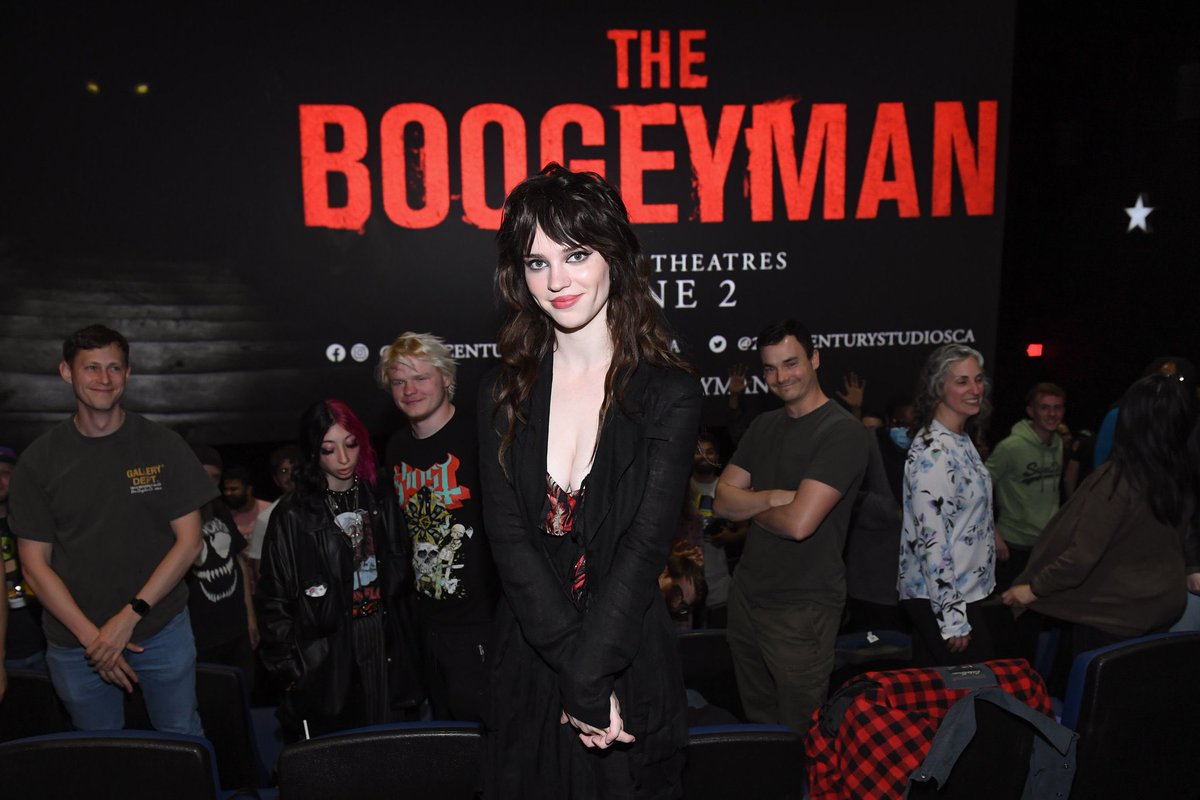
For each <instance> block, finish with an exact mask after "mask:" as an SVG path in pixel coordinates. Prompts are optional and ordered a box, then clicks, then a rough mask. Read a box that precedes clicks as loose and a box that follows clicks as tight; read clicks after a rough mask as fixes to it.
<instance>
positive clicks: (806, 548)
mask: <svg viewBox="0 0 1200 800" xmlns="http://www.w3.org/2000/svg"><path fill="white" fill-rule="evenodd" d="M758 351H759V356H760V357H761V359H762V364H763V377H764V378H765V380H766V382H767V385H768V386H769V387H770V389H771V392H772V393H773V394H775V395H776V396H777V397H778V398H779V399H780V400H782V401H783V408H781V409H777V410H775V411H770V412H767V413H765V414H760V415H759V416H758V417H757V418H756V419H755V420H754V422H752V423H751V424H750V428H749V430H747V431H746V435H745V436H743V437H742V440H741V442H739V444H738V448H737V451H736V452H735V453H734V455H733V458H732V459H731V460H730V462H729V465H728V466H726V467H725V469H724V470H723V471H722V472H721V477H720V480H719V482H718V483H717V496H716V502H715V503H714V510H715V511H716V513H718V514H720V515H721V516H722V517H725V518H727V519H731V520H735V521H741V520H750V521H751V524H750V532H749V534H748V535H747V537H746V548H745V551H744V552H743V554H742V558H741V561H740V562H739V564H738V568H737V572H735V573H734V578H733V586H732V588H731V589H730V593H729V629H728V638H729V647H730V651H731V653H732V655H733V662H734V668H735V670H736V673H737V682H738V689H739V691H740V692H741V696H742V703H743V706H744V708H745V710H746V715H747V717H748V718H749V719H750V720H751V721H753V722H764V723H783V724H786V725H790V726H792V727H793V728H794V729H795V730H798V731H799V730H805V729H806V728H807V725H808V721H809V717H810V716H811V714H812V712H813V709H815V708H816V707H817V706H819V705H820V704H821V703H822V701H824V699H825V696H826V694H827V693H828V690H829V676H830V674H831V673H832V672H833V665H834V646H835V642H836V638H837V631H838V627H839V625H840V623H841V617H842V609H843V607H844V605H845V602H846V576H845V565H844V562H843V560H842V553H843V550H844V549H845V544H846V534H847V529H848V527H849V524H850V514H851V511H852V510H853V506H854V500H855V496H856V494H857V492H858V487H859V485H860V484H861V483H862V478H863V472H864V471H865V469H866V464H867V437H868V435H869V434H868V433H867V430H866V429H865V428H864V427H863V426H862V425H861V424H860V423H859V421H858V420H857V419H855V418H854V417H853V416H851V415H850V413H849V412H847V411H846V410H845V409H844V408H842V407H841V406H840V405H838V404H837V403H835V402H833V401H831V400H830V399H829V398H828V397H827V396H826V395H825V393H824V392H823V391H822V390H821V385H820V383H819V382H818V380H817V369H818V368H819V367H820V364H821V358H820V355H821V354H820V352H819V351H818V350H816V349H814V347H813V341H812V335H811V334H810V333H809V332H808V329H807V328H806V327H805V326H804V325H803V324H802V323H800V322H798V321H796V320H785V321H783V322H779V323H775V324H772V325H768V326H767V327H766V328H764V329H763V331H762V332H761V333H760V334H759V335H758Z"/></svg>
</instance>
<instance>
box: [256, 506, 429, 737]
mask: <svg viewBox="0 0 1200 800" xmlns="http://www.w3.org/2000/svg"><path fill="white" fill-rule="evenodd" d="M362 491H363V494H364V497H365V499H366V504H365V505H366V508H367V510H368V511H369V512H370V514H371V523H372V531H373V535H374V537H375V557H376V561H377V563H378V568H379V580H380V583H381V594H382V597H383V610H382V613H383V614H384V630H385V635H386V637H387V654H388V668H389V673H388V689H389V696H390V699H391V706H392V708H393V710H398V709H404V708H411V707H414V706H416V705H417V704H419V703H420V701H421V698H422V696H423V693H422V691H421V687H420V681H419V678H418V677H417V676H418V674H419V673H418V665H419V664H420V659H419V658H418V656H417V653H416V647H417V637H416V635H415V627H414V625H413V599H412V586H413V576H412V555H411V553H410V545H409V540H408V536H407V535H406V534H405V529H404V522H403V518H402V517H401V516H400V513H399V508H398V507H397V505H396V499H395V497H394V496H392V495H391V494H390V493H389V494H386V495H385V496H384V497H385V499H383V500H376V499H375V497H374V495H373V494H372V493H371V492H370V491H368V490H367V489H366V487H363V489H362ZM353 588H354V559H353V552H352V550H351V547H350V542H349V540H348V539H347V538H346V536H345V535H344V534H343V533H342V532H341V530H340V529H339V528H338V527H337V525H336V524H335V523H334V522H333V520H332V519H331V518H330V515H329V512H328V511H327V510H326V509H325V507H324V506H323V505H319V506H317V505H311V504H309V503H308V502H306V501H305V500H304V499H303V498H298V497H296V496H294V495H293V496H292V497H290V498H287V499H285V500H284V501H283V502H281V503H280V504H279V506H278V507H277V508H276V509H275V511H274V512H273V513H272V514H271V521H270V525H269V526H268V528H267V535H266V538H265V540H264V542H263V552H262V574H261V577H260V578H259V581H258V587H257V589H256V591H255V599H256V601H257V606H258V620H259V629H260V631H261V632H262V644H261V645H260V648H259V655H260V657H261V658H262V661H263V664H264V665H265V666H266V668H267V669H268V670H269V671H270V672H271V673H272V674H273V675H274V676H275V677H276V678H277V679H278V681H279V682H280V684H281V685H283V686H284V687H286V688H288V691H287V693H286V694H285V696H284V698H283V700H282V702H281V703H280V707H279V716H280V720H281V721H282V722H283V724H284V726H285V729H287V728H289V727H290V728H294V727H295V726H298V725H299V723H300V720H301V719H309V720H314V721H321V720H341V721H342V722H343V723H345V722H346V721H345V720H344V719H341V715H342V713H343V711H344V710H345V708H346V704H347V702H348V701H349V699H350V691H351V688H352V686H353V676H354V670H355V669H356V667H355V663H354V653H353V644H352V641H351V633H350V622H351V617H350V607H351V594H352V591H353ZM350 722H351V724H353V721H350Z"/></svg>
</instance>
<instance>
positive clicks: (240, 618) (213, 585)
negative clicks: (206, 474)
mask: <svg viewBox="0 0 1200 800" xmlns="http://www.w3.org/2000/svg"><path fill="white" fill-rule="evenodd" d="M205 518H207V519H205ZM201 519H202V520H203V522H202V524H201V526H200V533H201V542H202V547H201V551H200V558H201V560H200V562H199V563H198V564H194V565H193V566H192V568H191V569H190V570H189V571H188V575H187V582H188V612H189V614H190V616H191V618H192V631H193V633H194V634H195V636H196V649H197V650H205V649H207V648H211V647H217V646H219V645H222V644H226V643H227V642H230V641H232V640H234V639H236V638H237V637H238V636H241V635H245V634H246V594H245V587H244V585H243V583H242V581H243V579H244V578H243V575H242V570H241V567H240V565H239V564H238V554H239V553H240V552H241V551H242V549H243V548H244V547H245V546H246V539H245V537H243V536H242V535H241V534H240V533H238V530H237V527H236V526H235V525H234V523H233V518H232V517H231V516H230V514H229V511H228V510H227V509H226V508H225V507H224V505H223V504H222V503H219V502H218V503H211V504H210V505H209V506H206V507H205V508H204V509H202V510H201Z"/></svg>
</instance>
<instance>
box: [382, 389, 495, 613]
mask: <svg viewBox="0 0 1200 800" xmlns="http://www.w3.org/2000/svg"><path fill="white" fill-rule="evenodd" d="M472 423H473V420H472V419H471V417H470V415H469V414H463V413H462V412H456V413H455V415H454V416H453V417H451V418H450V421H449V422H447V423H446V424H445V425H444V426H443V427H442V429H441V430H439V431H438V432H437V433H435V434H433V435H432V436H427V437H426V438H424V439H418V438H416V437H415V436H413V433H412V429H411V428H409V427H408V426H407V425H405V426H404V427H403V428H402V429H401V430H399V431H397V432H396V433H395V434H394V435H393V436H392V438H391V440H390V441H389V442H388V446H387V462H386V463H387V464H388V469H389V472H390V477H391V480H392V486H393V488H394V489H395V492H396V496H397V497H398V498H399V501H400V507H401V508H402V509H403V511H404V519H405V523H406V524H407V528H408V535H409V536H410V537H411V538H412V553H413V575H414V580H415V584H416V587H415V588H416V591H417V597H418V598H419V601H420V604H421V610H422V613H423V614H426V615H428V618H429V619H431V620H433V621H435V622H440V623H443V624H466V623H477V622H487V621H489V620H490V619H491V618H492V611H493V609H494V607H495V604H496V596H497V591H498V589H497V586H498V581H497V579H496V575H495V566H494V565H493V563H492V554H491V550H490V549H489V548H488V544H487V539H486V538H485V536H484V531H483V515H482V513H481V512H480V507H479V467H478V462H477V458H478V450H479V446H478V440H477V434H476V432H475V426H474V424H472Z"/></svg>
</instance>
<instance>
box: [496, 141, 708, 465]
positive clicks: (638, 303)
mask: <svg viewBox="0 0 1200 800" xmlns="http://www.w3.org/2000/svg"><path fill="white" fill-rule="evenodd" d="M539 227H540V228H541V229H542V230H543V231H544V232H545V233H546V235H547V236H548V237H550V238H551V239H553V240H554V241H555V242H557V243H559V244H562V245H566V246H568V247H574V246H586V247H589V248H592V249H594V250H595V251H596V252H598V253H599V254H600V255H602V256H603V257H604V260H605V261H607V262H608V269H609V272H608V274H609V281H610V285H609V292H608V306H607V317H608V335H609V337H610V338H611V340H612V343H613V357H612V363H611V364H610V365H609V368H608V374H607V375H606V376H605V378H604V402H603V404H602V405H601V407H600V422H601V425H603V422H604V419H605V417H606V416H607V414H608V411H609V409H610V408H611V407H612V403H613V402H614V401H615V402H617V403H618V404H619V405H623V402H624V394H625V388H626V386H627V385H628V382H629V378H630V376H631V375H632V374H633V368H634V367H635V366H636V365H637V364H638V363H639V362H645V363H647V364H650V365H653V366H656V367H681V368H683V369H689V370H690V367H689V366H688V365H687V364H686V362H685V361H684V360H683V359H682V358H681V357H680V356H679V355H678V354H676V353H675V352H673V351H672V349H671V335H670V332H669V330H668V328H667V324H666V321H665V319H664V317H663V313H662V309H660V308H659V307H658V305H657V304H656V303H655V302H654V300H653V299H652V298H651V296H650V266H649V262H648V261H647V259H646V256H645V255H644V254H643V253H642V246H641V244H640V243H639V242H638V239H637V236H636V235H635V234H634V232H633V228H632V226H631V225H630V224H629V213H628V212H627V211H626V210H625V203H624V202H623V201H622V200H621V196H620V194H618V193H617V190H616V189H614V188H613V187H612V186H610V185H609V184H608V183H607V182H606V181H605V180H604V179H603V178H601V177H600V176H599V175H597V174H596V173H594V172H571V171H570V170H568V169H566V168H565V167H562V166H560V165H559V164H556V163H550V164H547V165H546V168H545V169H543V170H542V171H541V173H540V174H538V175H534V176H533V177H531V178H527V179H526V180H525V181H523V182H522V183H521V184H520V185H518V186H517V187H516V188H515V189H513V190H512V192H511V193H510V194H509V196H508V199H507V200H505V201H504V216H503V218H502V220H501V222H500V230H499V232H498V233H497V234H496V247H497V250H498V251H499V253H498V263H497V266H496V278H495V280H496V294H497V296H498V297H499V298H500V301H501V302H502V303H503V305H504V307H505V309H506V311H507V314H506V317H505V320H504V323H503V324H502V325H501V326H500V333H499V335H498V336H497V346H498V350H499V352H500V361H501V363H502V365H503V366H502V369H501V373H500V377H499V378H498V379H497V381H496V384H495V386H494V387H493V389H492V400H493V402H494V403H495V413H496V414H497V415H499V414H501V413H503V415H504V421H505V433H504V436H503V438H502V439H501V442H500V452H499V453H498V456H499V458H500V463H501V464H503V463H504V454H505V453H506V452H507V450H508V448H509V446H510V445H511V444H512V441H513V438H514V436H515V435H516V429H517V426H518V424H523V423H525V422H526V421H527V420H526V419H525V417H524V412H523V410H522V409H523V407H524V405H525V403H526V401H528V399H529V395H530V394H531V393H532V391H533V385H534V383H535V382H536V380H537V376H538V366H539V365H540V364H541V362H542V359H543V358H545V357H546V355H547V354H548V353H549V352H550V350H551V349H552V348H553V347H554V323H553V321H552V320H551V319H550V317H549V316H548V315H547V314H546V313H545V312H544V311H542V309H541V308H539V307H538V305H537V303H535V302H534V300H533V297H532V296H531V295H530V293H529V288H528V286H526V284H525V258H526V257H527V256H528V255H529V248H530V247H531V246H532V244H533V238H534V236H535V235H536V233H537V229H538V228H539Z"/></svg>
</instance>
